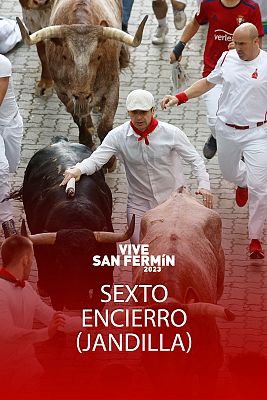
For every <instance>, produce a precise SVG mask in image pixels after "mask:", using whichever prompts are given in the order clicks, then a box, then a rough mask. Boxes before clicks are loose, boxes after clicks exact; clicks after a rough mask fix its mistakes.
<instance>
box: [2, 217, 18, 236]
mask: <svg viewBox="0 0 267 400" xmlns="http://www.w3.org/2000/svg"><path fill="white" fill-rule="evenodd" d="M2 228H3V231H4V236H5V239H7V238H8V237H10V236H13V235H16V234H17V231H16V228H15V223H14V221H13V219H10V220H8V221H5V222H3V223H2Z"/></svg>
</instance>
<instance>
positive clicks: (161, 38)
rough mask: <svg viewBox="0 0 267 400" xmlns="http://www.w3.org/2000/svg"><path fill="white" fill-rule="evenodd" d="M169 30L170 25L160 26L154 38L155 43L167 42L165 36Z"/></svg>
mask: <svg viewBox="0 0 267 400" xmlns="http://www.w3.org/2000/svg"><path fill="white" fill-rule="evenodd" d="M168 32H169V28H168V26H167V25H166V26H158V27H157V29H156V32H155V34H154V36H153V38H152V43H153V44H162V43H164V42H165V36H166V35H167V33H168Z"/></svg>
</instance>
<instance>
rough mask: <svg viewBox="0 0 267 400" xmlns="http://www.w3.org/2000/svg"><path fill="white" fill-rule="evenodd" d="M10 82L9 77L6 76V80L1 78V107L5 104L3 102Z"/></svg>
mask: <svg viewBox="0 0 267 400" xmlns="http://www.w3.org/2000/svg"><path fill="white" fill-rule="evenodd" d="M8 82H9V77H8V76H6V77H4V78H0V106H1V105H2V103H3V100H4V98H5V95H6V92H7V88H8Z"/></svg>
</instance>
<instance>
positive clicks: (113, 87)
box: [17, 0, 147, 148]
mask: <svg viewBox="0 0 267 400" xmlns="http://www.w3.org/2000/svg"><path fill="white" fill-rule="evenodd" d="M17 20H18V23H19V25H20V28H21V32H22V36H23V38H24V41H25V42H26V43H28V44H30V45H31V44H38V43H40V42H42V41H46V55H47V60H48V66H49V70H50V73H51V76H52V79H53V80H54V84H55V89H56V92H57V95H58V97H59V99H60V100H61V101H62V102H63V103H64V104H65V106H66V108H67V111H68V112H69V113H71V114H72V116H73V118H74V121H75V122H76V123H77V125H78V127H79V142H80V143H83V144H85V145H87V146H88V147H90V148H93V146H94V144H93V141H92V133H93V132H94V127H93V122H92V119H91V115H90V113H91V111H92V109H93V108H94V109H95V108H99V109H100V110H101V113H102V116H101V118H100V121H99V125H98V128H97V133H98V136H99V138H100V140H101V141H102V140H103V139H104V137H105V136H106V134H107V133H108V132H109V131H110V130H111V129H112V126H113V120H114V116H115V113H116V110H117V106H118V100H119V73H120V70H121V69H123V68H126V67H127V66H128V65H129V61H130V57H129V52H128V48H127V47H126V45H129V46H132V47H137V46H139V44H140V43H141V40H142V34H143V29H144V25H145V22H146V20H147V17H145V18H144V19H143V21H142V22H141V24H140V25H139V27H138V29H137V32H136V34H135V36H134V37H132V36H131V35H129V34H127V33H125V32H123V31H121V29H120V28H121V20H122V5H121V1H120V0H83V1H79V0H55V2H54V5H53V7H52V11H51V16H50V21H49V25H50V26H49V27H46V28H44V29H41V30H39V31H37V32H35V33H33V34H31V35H30V36H29V35H28V33H27V31H26V30H25V28H24V26H23V24H22V23H21V21H20V20H19V19H17Z"/></svg>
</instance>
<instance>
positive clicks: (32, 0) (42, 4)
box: [19, 0, 55, 10]
mask: <svg viewBox="0 0 267 400" xmlns="http://www.w3.org/2000/svg"><path fill="white" fill-rule="evenodd" d="M54 1H55V0H19V2H20V4H21V6H22V7H23V8H24V9H26V10H43V9H45V8H48V7H50V6H51V5H52V4H53V3H54Z"/></svg>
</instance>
